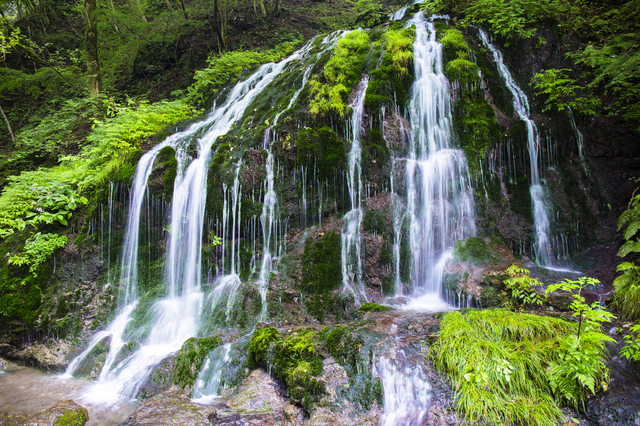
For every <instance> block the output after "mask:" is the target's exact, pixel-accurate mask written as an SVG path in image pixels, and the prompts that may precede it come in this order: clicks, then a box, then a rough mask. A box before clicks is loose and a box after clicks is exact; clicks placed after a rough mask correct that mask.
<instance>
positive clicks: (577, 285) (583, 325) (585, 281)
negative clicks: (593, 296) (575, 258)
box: [545, 277, 614, 340]
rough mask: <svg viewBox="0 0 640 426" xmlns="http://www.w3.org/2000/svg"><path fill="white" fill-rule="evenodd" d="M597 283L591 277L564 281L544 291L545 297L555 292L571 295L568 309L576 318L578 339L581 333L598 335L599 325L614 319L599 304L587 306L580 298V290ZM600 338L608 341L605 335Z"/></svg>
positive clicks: (594, 303)
mask: <svg viewBox="0 0 640 426" xmlns="http://www.w3.org/2000/svg"><path fill="white" fill-rule="evenodd" d="M599 283H600V281H598V280H597V279H595V278H591V277H581V278H578V279H577V280H570V279H565V280H564V281H563V282H560V283H557V284H552V285H550V286H549V287H547V289H546V290H545V294H546V295H547V296H548V295H550V294H551V293H553V292H554V291H556V290H562V291H567V292H569V293H571V297H572V299H573V301H572V302H571V304H570V305H569V309H571V310H572V311H573V316H574V317H576V318H578V336H577V337H578V339H579V338H580V333H581V332H582V331H585V332H587V333H590V332H598V333H599V330H600V327H601V324H602V323H604V322H609V321H611V319H612V318H614V315H613V314H612V313H611V312H609V311H607V310H606V309H605V308H604V306H602V305H601V304H600V302H598V301H595V302H593V303H592V304H591V305H589V304H587V302H586V300H585V298H584V296H582V290H584V289H585V287H589V286H594V285H596V284H599ZM576 290H577V291H576ZM602 337H603V340H610V338H609V337H608V336H606V335H602Z"/></svg>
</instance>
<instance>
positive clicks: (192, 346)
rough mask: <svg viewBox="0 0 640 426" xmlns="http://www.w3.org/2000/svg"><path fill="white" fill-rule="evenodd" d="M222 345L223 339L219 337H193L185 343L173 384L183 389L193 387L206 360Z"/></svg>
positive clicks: (176, 364)
mask: <svg viewBox="0 0 640 426" xmlns="http://www.w3.org/2000/svg"><path fill="white" fill-rule="evenodd" d="M221 344H222V339H220V337H219V336H218V335H215V336H210V337H203V338H199V339H198V338H196V337H192V338H191V339H188V340H187V341H186V342H184V343H183V344H182V348H181V349H180V353H179V354H178V356H177V357H176V361H175V367H174V370H173V383H174V384H176V385H177V386H180V387H181V388H183V389H184V388H185V387H187V386H193V384H194V383H195V380H196V377H197V375H198V372H199V371H200V367H201V366H202V363H203V362H204V360H205V358H206V357H207V355H209V352H211V351H212V350H213V349H215V348H217V347H218V346H220V345H221Z"/></svg>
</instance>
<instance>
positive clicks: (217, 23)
mask: <svg viewBox="0 0 640 426" xmlns="http://www.w3.org/2000/svg"><path fill="white" fill-rule="evenodd" d="M224 1H225V0H213V25H214V27H215V31H216V38H217V39H218V53H222V52H223V51H224V50H225V49H226V37H225V32H226V22H227V17H226V14H227V13H226V8H223V9H222V10H221V8H220V6H221V4H220V3H222V2H224ZM223 14H224V17H223V16H222V15H223ZM223 24H224V25H223ZM223 26H224V28H223Z"/></svg>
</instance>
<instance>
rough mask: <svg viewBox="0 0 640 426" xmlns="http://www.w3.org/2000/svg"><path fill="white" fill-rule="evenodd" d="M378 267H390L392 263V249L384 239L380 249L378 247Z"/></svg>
mask: <svg viewBox="0 0 640 426" xmlns="http://www.w3.org/2000/svg"><path fill="white" fill-rule="evenodd" d="M378 263H379V264H380V266H384V267H391V265H392V263H393V248H392V245H391V243H390V242H389V241H388V240H387V239H386V238H385V240H384V243H382V247H380V255H379V256H378Z"/></svg>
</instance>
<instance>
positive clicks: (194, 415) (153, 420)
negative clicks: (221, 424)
mask: <svg viewBox="0 0 640 426" xmlns="http://www.w3.org/2000/svg"><path fill="white" fill-rule="evenodd" d="M212 411H213V409H212V407H206V406H201V405H197V404H194V403H193V402H191V400H189V398H188V397H187V393H186V392H185V391H182V390H179V389H178V388H177V387H171V388H169V389H168V390H166V391H164V392H162V393H160V394H158V395H156V396H154V397H153V398H150V399H148V400H146V401H145V402H143V403H142V404H140V406H138V408H137V409H136V411H134V413H133V414H132V415H131V416H129V418H128V419H127V420H126V421H125V422H124V423H122V426H157V425H175V426H208V425H210V424H212V423H211V422H210V421H209V419H208V417H209V415H210V414H212ZM214 424H215V423H214Z"/></svg>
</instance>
